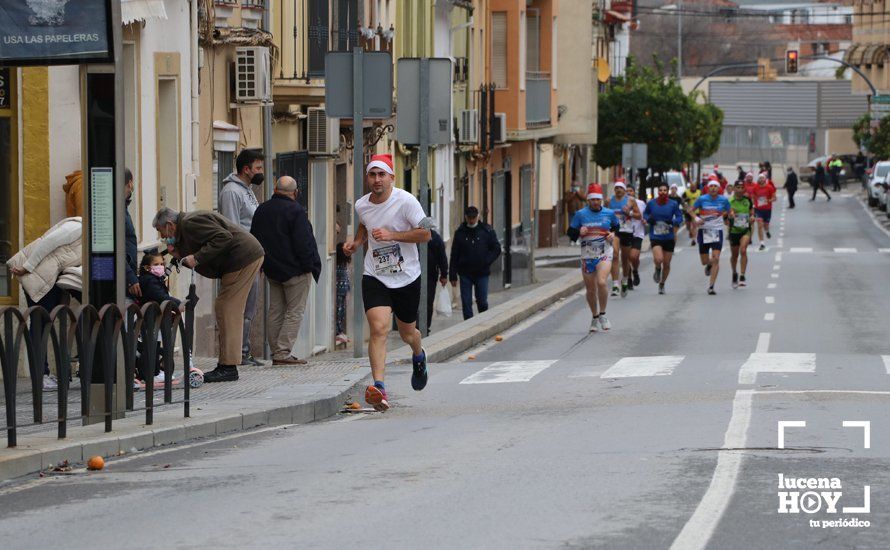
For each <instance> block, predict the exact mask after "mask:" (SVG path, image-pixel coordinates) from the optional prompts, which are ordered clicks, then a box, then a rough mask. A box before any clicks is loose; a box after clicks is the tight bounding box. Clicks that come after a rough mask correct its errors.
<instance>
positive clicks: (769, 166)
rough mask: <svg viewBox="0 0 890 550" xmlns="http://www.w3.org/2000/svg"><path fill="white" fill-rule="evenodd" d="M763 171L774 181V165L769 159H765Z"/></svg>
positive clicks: (768, 178) (770, 180)
mask: <svg viewBox="0 0 890 550" xmlns="http://www.w3.org/2000/svg"><path fill="white" fill-rule="evenodd" d="M763 171H764V172H766V179H767V180H769V182H770V183H772V181H773V165H772V164H770V162H769V161H768V160H765V161H763Z"/></svg>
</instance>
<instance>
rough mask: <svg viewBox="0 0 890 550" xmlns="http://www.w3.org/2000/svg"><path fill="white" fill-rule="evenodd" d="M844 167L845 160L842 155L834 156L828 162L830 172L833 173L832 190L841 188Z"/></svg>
mask: <svg viewBox="0 0 890 550" xmlns="http://www.w3.org/2000/svg"><path fill="white" fill-rule="evenodd" d="M843 167H844V161H842V160H841V159H840V157H834V158H832V159H831V160H830V161H829V162H828V173H829V174H830V175H831V190H832V191H835V192H837V191H840V190H841V169H842V168H843Z"/></svg>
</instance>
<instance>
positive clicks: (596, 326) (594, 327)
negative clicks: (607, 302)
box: [590, 315, 600, 332]
mask: <svg viewBox="0 0 890 550" xmlns="http://www.w3.org/2000/svg"><path fill="white" fill-rule="evenodd" d="M599 330H600V316H599V315H595V316H594V317H593V319H591V320H590V332H599Z"/></svg>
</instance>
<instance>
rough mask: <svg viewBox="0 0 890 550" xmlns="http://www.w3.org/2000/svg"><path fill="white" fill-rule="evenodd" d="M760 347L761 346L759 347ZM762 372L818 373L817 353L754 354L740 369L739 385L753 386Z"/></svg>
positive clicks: (758, 352)
mask: <svg viewBox="0 0 890 550" xmlns="http://www.w3.org/2000/svg"><path fill="white" fill-rule="evenodd" d="M758 347H759V346H758ZM760 372H771V373H778V372H793V373H813V372H816V354H815V353H762V352H760V351H759V350H758V351H757V352H755V353H752V354H751V355H750V357H748V360H747V361H745V363H744V364H743V365H742V368H741V369H739V384H753V383H755V382H756V381H757V373H760Z"/></svg>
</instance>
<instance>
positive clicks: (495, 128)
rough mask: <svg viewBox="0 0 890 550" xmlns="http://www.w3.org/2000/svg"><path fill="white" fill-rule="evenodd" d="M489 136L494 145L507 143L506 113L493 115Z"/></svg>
mask: <svg viewBox="0 0 890 550" xmlns="http://www.w3.org/2000/svg"><path fill="white" fill-rule="evenodd" d="M491 134H492V138H493V139H494V142H495V143H507V113H495V114H494V124H492V125H491Z"/></svg>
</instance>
